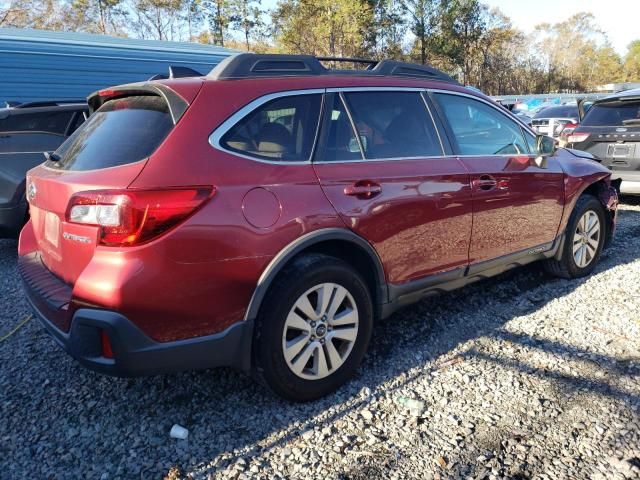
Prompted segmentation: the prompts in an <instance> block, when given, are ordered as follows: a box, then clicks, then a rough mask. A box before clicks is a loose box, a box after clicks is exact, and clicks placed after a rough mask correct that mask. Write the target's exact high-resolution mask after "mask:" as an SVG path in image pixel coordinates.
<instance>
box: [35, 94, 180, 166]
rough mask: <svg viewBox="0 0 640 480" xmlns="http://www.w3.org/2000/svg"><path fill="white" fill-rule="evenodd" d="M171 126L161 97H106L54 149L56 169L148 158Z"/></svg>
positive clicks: (169, 117) (115, 164)
mask: <svg viewBox="0 0 640 480" xmlns="http://www.w3.org/2000/svg"><path fill="white" fill-rule="evenodd" d="M172 128H173V121H172V119H171V114H170V113H169V109H168V106H167V104H166V102H165V101H164V99H162V98H161V97H158V96H151V95H148V96H132V97H125V98H119V99H115V100H110V101H108V102H106V103H105V104H104V105H102V107H100V108H99V109H98V110H96V112H95V113H94V114H93V115H91V116H90V117H89V118H88V120H87V121H86V122H84V123H83V124H82V125H81V126H80V128H78V129H77V130H76V131H75V132H74V133H73V135H71V136H70V137H69V138H68V139H67V141H66V142H65V143H63V144H62V146H61V147H60V148H59V149H58V150H57V151H56V153H57V154H58V155H59V156H60V160H59V161H57V162H51V161H50V162H47V166H49V167H51V168H56V169H60V170H97V169H102V168H109V167H116V166H119V165H125V164H127V163H133V162H137V161H139V160H143V159H145V158H147V157H149V156H150V155H151V154H152V153H153V152H154V151H155V150H156V149H157V148H158V146H159V145H160V144H161V143H162V141H163V140H164V139H165V137H166V136H167V135H168V134H169V132H170V131H171V129H172Z"/></svg>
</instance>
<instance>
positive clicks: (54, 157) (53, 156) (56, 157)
mask: <svg viewBox="0 0 640 480" xmlns="http://www.w3.org/2000/svg"><path fill="white" fill-rule="evenodd" d="M44 158H46V159H47V161H49V162H59V161H60V159H61V158H62V157H60V155H58V154H57V153H55V152H51V153H49V152H44Z"/></svg>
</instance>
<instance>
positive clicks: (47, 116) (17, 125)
mask: <svg viewBox="0 0 640 480" xmlns="http://www.w3.org/2000/svg"><path fill="white" fill-rule="evenodd" d="M73 113H74V112H73V111H66V112H37V113H36V112H33V113H20V111H19V110H17V111H14V112H12V114H11V115H10V116H8V117H7V118H5V119H4V120H0V132H24V131H29V132H47V133H55V134H58V135H64V134H65V132H66V131H67V126H68V125H69V122H70V121H71V117H72V116H73Z"/></svg>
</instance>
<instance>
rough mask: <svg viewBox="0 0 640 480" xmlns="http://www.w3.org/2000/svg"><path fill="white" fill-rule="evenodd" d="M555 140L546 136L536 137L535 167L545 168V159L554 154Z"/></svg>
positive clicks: (555, 148)
mask: <svg viewBox="0 0 640 480" xmlns="http://www.w3.org/2000/svg"><path fill="white" fill-rule="evenodd" d="M556 150H557V147H556V140H555V138H553V137H547V136H546V135H538V136H537V137H536V153H537V154H538V156H537V157H536V160H535V161H536V165H537V166H538V167H540V168H547V159H548V158H549V157H551V156H553V155H554V154H555V153H556Z"/></svg>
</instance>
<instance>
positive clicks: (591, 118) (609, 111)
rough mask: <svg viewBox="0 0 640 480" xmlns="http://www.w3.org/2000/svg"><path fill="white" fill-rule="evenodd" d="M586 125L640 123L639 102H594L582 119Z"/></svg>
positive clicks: (618, 125)
mask: <svg viewBox="0 0 640 480" xmlns="http://www.w3.org/2000/svg"><path fill="white" fill-rule="evenodd" d="M582 125H586V126H588V127H622V126H627V125H640V102H624V103H622V102H616V103H595V104H594V105H593V106H592V107H591V108H590V109H589V111H588V112H587V115H586V116H585V117H584V120H582Z"/></svg>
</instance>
